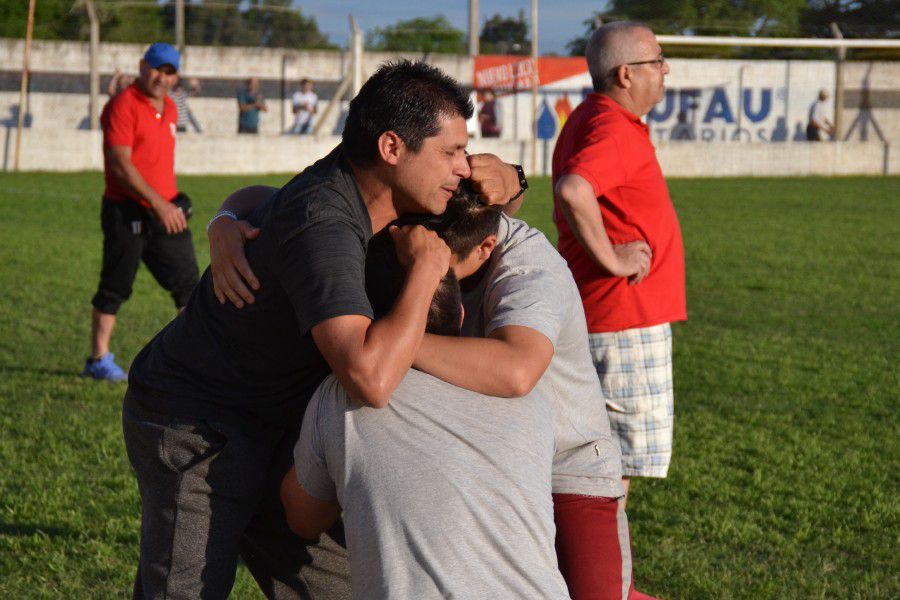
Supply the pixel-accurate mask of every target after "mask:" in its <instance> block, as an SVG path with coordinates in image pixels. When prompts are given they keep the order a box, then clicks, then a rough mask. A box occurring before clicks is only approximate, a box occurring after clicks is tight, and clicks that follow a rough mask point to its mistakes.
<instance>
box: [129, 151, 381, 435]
mask: <svg viewBox="0 0 900 600" xmlns="http://www.w3.org/2000/svg"><path fill="white" fill-rule="evenodd" d="M249 221H250V222H251V223H253V224H254V225H257V226H259V227H260V228H261V232H260V235H259V237H258V238H257V239H256V240H253V241H250V242H248V243H247V246H246V252H247V259H248V261H249V263H250V266H251V267H252V269H253V271H254V272H255V273H256V275H257V277H258V278H259V281H260V284H261V285H260V289H259V290H258V291H257V292H256V293H255V296H256V302H255V303H253V304H250V305H245V306H244V308H241V309H238V308H236V307H235V306H234V305H232V304H231V303H225V304H224V305H222V304H219V301H218V300H217V299H216V296H215V294H214V293H213V285H212V276H211V274H210V271H209V269H208V268H207V269H206V271H205V272H204V273H203V277H202V278H201V280H200V283H199V284H198V286H197V288H196V289H195V290H194V293H193V294H192V296H191V299H190V301H189V302H188V305H187V307H186V308H185V310H184V311H183V312H182V313H181V314H180V315H179V316H178V317H177V318H176V319H175V320H174V321H172V322H171V323H170V324H169V325H168V326H167V327H166V328H165V329H163V330H162V331H161V332H160V333H159V334H158V335H157V336H156V337H155V338H154V339H153V340H152V341H151V342H150V343H149V344H148V345H147V346H146V347H145V348H144V349H143V350H142V351H141V352H140V354H139V355H138V356H137V358H135V360H134V363H133V364H132V366H131V370H130V374H129V385H130V388H131V390H132V391H133V392H134V393H135V394H136V396H137V397H138V398H139V399H140V401H141V404H143V405H144V406H145V408H147V409H149V410H152V411H156V412H164V413H170V414H176V415H180V416H189V417H197V418H203V419H210V420H219V421H223V420H224V421H235V420H237V421H245V420H250V421H258V422H261V423H264V424H265V423H272V424H274V423H278V422H283V420H284V419H293V420H294V422H298V420H299V418H300V417H301V416H302V415H303V411H304V409H305V407H306V403H307V402H308V400H309V398H310V396H311V395H312V393H313V392H314V391H315V389H316V387H317V386H318V385H319V383H320V382H321V381H322V380H323V379H324V378H325V376H326V375H327V374H328V372H329V368H328V364H327V363H326V362H325V360H324V359H323V358H322V355H321V354H320V353H319V351H318V349H317V348H316V345H315V343H314V342H313V339H312V335H311V333H310V329H311V328H312V327H313V326H314V325H316V324H318V323H320V322H322V321H325V320H327V319H330V318H333V317H338V316H342V315H363V316H366V317H369V318H372V317H373V314H372V308H371V306H370V304H369V300H368V298H367V297H366V292H365V281H364V278H365V257H366V245H367V243H368V241H369V239H370V238H371V237H372V225H371V220H370V218H369V214H368V212H367V210H366V206H365V203H364V202H363V200H362V197H361V195H360V193H359V188H358V187H357V185H356V182H355V180H354V179H353V174H352V171H351V169H350V166H349V164H348V163H347V161H346V159H345V158H344V156H343V153H342V152H341V150H340V147H338V148H336V149H335V150H334V151H332V152H331V154H329V155H328V156H327V157H325V158H324V159H322V160H320V161H319V162H317V163H316V164H314V165H312V166H311V167H309V168H308V169H306V170H305V171H303V172H302V173H300V174H299V175H297V176H296V177H294V179H292V180H291V181H290V182H289V183H288V184H287V185H285V186H284V187H283V188H281V190H279V191H278V192H277V193H276V194H274V195H273V196H272V197H271V198H270V199H269V200H267V201H265V202H264V203H263V204H261V205H260V206H259V207H258V208H257V209H256V210H255V211H254V212H253V214H252V215H251V216H250V217H249Z"/></svg>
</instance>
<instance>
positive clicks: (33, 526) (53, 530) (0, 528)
mask: <svg viewBox="0 0 900 600" xmlns="http://www.w3.org/2000/svg"><path fill="white" fill-rule="evenodd" d="M35 534H42V535H45V536H47V537H51V538H75V537H77V536H78V535H79V534H80V532H79V531H77V530H75V529H72V528H69V527H61V526H59V525H50V524H45V523H6V522H4V521H0V535H9V536H15V537H31V536H33V535H35Z"/></svg>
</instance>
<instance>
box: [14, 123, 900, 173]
mask: <svg viewBox="0 0 900 600" xmlns="http://www.w3.org/2000/svg"><path fill="white" fill-rule="evenodd" d="M0 132H2V133H0V135H2V136H3V138H2V141H3V148H2V157H0V158H2V160H0V164H2V168H3V170H4V171H10V170H12V168H13V157H14V152H15V129H14V128H10V127H7V128H4V129H3V130H0ZM339 141H340V138H339V137H337V136H323V137H322V138H320V139H316V138H314V137H312V136H285V135H258V136H247V135H244V136H238V135H237V134H232V135H180V136H179V139H178V144H177V149H176V160H175V164H176V171H177V172H178V173H183V174H237V173H241V174H252V173H285V172H296V171H300V170H301V169H303V168H305V167H307V166H309V165H310V164H312V163H313V162H314V161H316V160H317V159H319V158H321V157H323V156H325V154H327V153H328V152H329V151H330V150H331V149H332V148H334V146H336V145H337V144H338V143H339ZM102 148H103V141H102V136H101V134H100V132H99V131H78V130H59V131H54V130H48V129H25V130H24V131H23V137H22V150H21V158H20V167H21V170H23V171H89V170H100V169H102V168H103V155H102ZM469 151H470V152H473V153H474V152H491V153H493V154H496V155H498V156H500V157H501V158H503V159H504V160H506V161H508V162H513V163H518V164H522V165H524V167H525V169H526V171H527V172H529V173H532V174H533V173H538V174H549V172H550V158H551V153H552V151H553V146H552V144H543V143H541V144H539V145H538V163H537V169H534V168H532V165H531V164H530V163H531V144H530V143H529V142H527V141H514V140H502V139H501V140H497V139H473V140H472V141H471V143H470V145H469ZM657 155H658V156H659V160H660V163H661V165H662V168H663V172H664V173H665V174H666V176H667V177H726V176H756V177H759V176H803V175H825V176H828V175H881V174H898V173H900V152H898V151H896V150H894V151H893V152H892V151H891V147H890V145H888V144H882V143H880V142H843V143H831V142H820V143H793V142H787V143H783V144H741V143H729V142H721V143H719V142H712V143H706V144H695V143H690V142H660V143H658V144H657Z"/></svg>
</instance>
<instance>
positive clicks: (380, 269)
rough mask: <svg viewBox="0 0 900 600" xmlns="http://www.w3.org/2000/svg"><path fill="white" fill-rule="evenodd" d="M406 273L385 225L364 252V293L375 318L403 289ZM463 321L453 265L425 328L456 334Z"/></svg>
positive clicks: (434, 331)
mask: <svg viewBox="0 0 900 600" xmlns="http://www.w3.org/2000/svg"><path fill="white" fill-rule="evenodd" d="M405 281H406V273H405V271H404V270H403V267H402V266H401V265H400V261H399V260H398V259H397V250H396V248H395V247H394V239H393V238H392V237H391V234H390V233H389V232H388V230H387V228H385V229H383V230H382V231H380V232H379V233H377V234H376V235H375V236H373V237H372V239H371V240H369V248H368V250H367V252H366V294H367V295H368V296H369V303H370V304H371V305H372V311H373V312H374V314H375V318H376V319H380V318H381V317H383V316H385V315H386V314H387V313H389V312H390V311H391V309H392V308H393V307H394V304H395V303H396V302H397V297H398V296H399V295H400V290H401V289H403V283H404V282H405ZM461 322H462V295H461V294H460V291H459V282H458V281H457V280H456V274H455V273H454V272H453V269H450V270H449V271H447V274H446V275H445V276H444V278H443V279H441V282H440V283H439V284H438V287H437V289H436V290H435V292H434V297H432V299H431V306H430V308H429V309H428V320H427V322H426V324H425V331H427V332H428V333H434V334H437V335H459V328H460V324H461Z"/></svg>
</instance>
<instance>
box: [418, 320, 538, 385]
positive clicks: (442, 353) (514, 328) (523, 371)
mask: <svg viewBox="0 0 900 600" xmlns="http://www.w3.org/2000/svg"><path fill="white" fill-rule="evenodd" d="M552 358H553V343H552V342H551V341H550V340H549V339H548V338H547V337H546V336H545V335H543V334H542V333H539V332H538V331H536V330H534V329H531V328H530V327H522V326H519V325H508V326H505V327H499V328H497V329H495V330H494V331H492V332H491V334H490V335H489V336H488V337H486V338H469V337H448V336H442V335H431V334H425V338H424V339H423V340H422V346H421V347H420V349H419V352H418V354H416V360H415V362H414V363H413V366H414V367H415V368H417V369H419V370H420V371H425V372H426V373H429V374H431V375H434V376H435V377H437V378H438V379H443V380H444V381H446V382H447V383H451V384H453V385H455V386H457V387H461V388H465V389H468V390H472V391H474V392H479V393H481V394H486V395H488V396H498V397H501V398H517V397H520V396H524V395H526V394H528V393H529V392H531V390H532V389H534V386H535V385H537V382H538V381H539V380H540V378H541V377H542V376H543V375H544V372H545V371H546V370H547V367H548V366H550V361H551V359H552Z"/></svg>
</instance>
